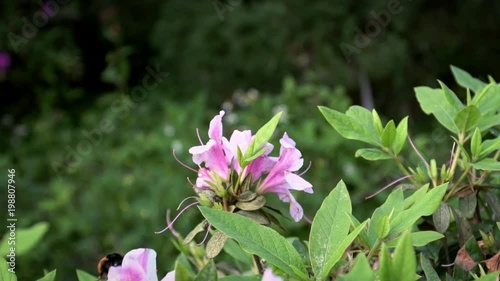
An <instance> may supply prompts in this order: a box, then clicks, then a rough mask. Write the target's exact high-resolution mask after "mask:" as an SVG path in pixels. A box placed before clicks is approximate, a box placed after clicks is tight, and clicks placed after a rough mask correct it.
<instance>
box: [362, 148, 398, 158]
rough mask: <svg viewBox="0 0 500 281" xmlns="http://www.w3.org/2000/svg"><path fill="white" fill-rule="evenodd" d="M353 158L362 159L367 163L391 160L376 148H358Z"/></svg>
mask: <svg viewBox="0 0 500 281" xmlns="http://www.w3.org/2000/svg"><path fill="white" fill-rule="evenodd" d="M354 156H356V157H363V158H364V159H366V160H369V161H377V160H387V159H392V157H391V156H390V155H389V154H387V153H386V152H385V151H382V150H380V149H378V148H360V149H358V150H356V153H355V154H354Z"/></svg>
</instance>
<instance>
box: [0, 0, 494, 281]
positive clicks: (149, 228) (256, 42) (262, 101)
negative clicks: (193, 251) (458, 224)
mask: <svg viewBox="0 0 500 281" xmlns="http://www.w3.org/2000/svg"><path fill="white" fill-rule="evenodd" d="M498 18H500V2H497V1H485V0H483V1H481V0H477V1H449V2H444V1H441V2H436V1H431V0H425V1H423V0H422V1H415V0H414V1H409V0H408V1H395V0H388V1H387V0H376V1H366V0H365V1H347V0H345V1H327V0H316V1H303V0H289V1H255V0H254V1H250V0H249V1H242V0H231V1H230V0H225V1H224V0H217V1H180V0H172V1H152V0H144V1H127V0H123V1H109V0H108V1H93V0H89V1H81V0H59V1H56V0H51V1H44V0H40V1H28V0H19V1H11V0H6V1H2V2H1V4H0V34H1V35H2V36H1V37H0V93H1V95H2V102H1V103H0V130H1V135H2V137H1V139H0V148H1V149H2V153H1V155H0V163H1V167H4V168H3V170H2V172H0V180H1V182H3V183H6V181H7V169H8V168H9V169H11V168H14V169H16V178H15V179H16V187H17V193H16V196H17V197H16V199H17V202H16V215H17V218H18V223H17V226H18V227H28V226H30V225H33V224H34V223H36V222H39V221H47V222H48V223H49V225H50V228H49V231H48V232H47V234H46V235H45V237H44V239H43V242H42V243H40V244H39V245H37V247H36V248H35V249H34V250H32V252H31V253H29V254H26V255H23V256H20V257H18V258H17V272H18V277H19V280H34V279H36V278H39V277H41V276H42V275H43V272H44V270H53V269H57V271H58V273H57V275H58V278H57V280H76V275H75V271H74V270H75V268H79V269H83V270H86V271H88V272H91V273H93V274H96V269H95V266H96V264H97V261H98V260H99V259H100V258H101V257H102V256H103V255H105V254H106V253H110V252H121V253H125V252H126V251H128V250H130V249H132V248H138V247H151V248H154V249H156V251H157V252H158V259H157V261H158V268H159V273H160V275H162V276H163V274H164V273H166V272H167V271H168V270H169V269H171V267H172V262H173V260H174V259H175V256H176V250H175V249H174V248H173V246H172V243H171V241H170V239H171V238H172V235H171V234H170V233H168V234H162V235H155V234H154V231H157V230H160V229H162V228H163V227H164V226H165V212H166V210H167V209H168V208H170V209H174V210H175V208H176V207H177V204H178V203H179V202H180V201H181V200H182V199H183V198H184V197H186V196H189V195H193V194H194V193H193V191H192V190H191V188H190V184H189V183H188V181H187V180H186V177H190V178H191V179H192V180H194V179H195V177H196V174H194V173H192V172H190V171H189V170H187V169H185V168H183V167H182V166H181V165H180V164H178V163H177V162H176V161H175V160H174V158H173V156H172V150H173V149H175V150H176V152H177V155H178V157H179V159H180V160H181V161H183V162H184V163H187V164H188V165H191V166H192V167H195V166H194V164H192V161H191V158H190V155H189V154H188V153H187V150H188V149H189V148H190V147H191V146H193V145H197V144H198V139H197V137H196V128H199V129H200V133H201V136H202V138H203V139H204V140H207V137H206V132H207V129H208V122H209V120H210V119H211V118H212V117H213V116H214V115H215V114H217V112H218V111H219V110H221V109H224V110H226V116H225V118H224V122H225V123H224V126H225V133H226V136H229V135H230V132H231V130H233V129H236V128H238V129H246V128H249V129H252V130H253V131H255V130H257V129H258V128H259V127H260V126H261V125H263V124H264V123H265V122H266V121H267V120H269V118H271V117H272V116H273V115H274V114H275V113H276V112H278V111H284V112H285V114H284V118H283V120H282V122H281V124H280V126H279V128H278V132H279V135H277V136H276V137H275V138H274V144H275V145H277V140H278V139H279V136H280V135H281V134H282V133H283V132H284V131H287V132H288V133H289V135H290V136H291V137H292V138H294V139H295V140H296V142H297V146H298V148H299V149H301V151H302V153H303V156H304V159H305V161H306V162H309V161H311V162H312V167H311V169H310V170H309V171H308V172H307V173H306V174H305V178H306V179H307V180H309V181H310V182H312V183H313V185H314V188H315V193H314V194H313V195H307V194H297V199H298V200H299V202H300V203H301V204H303V206H304V209H305V213H306V215H307V216H309V217H313V216H314V213H315V210H317V209H318V207H319V204H320V203H321V201H322V199H323V198H324V196H325V195H326V194H327V193H328V192H329V191H330V190H331V188H332V187H333V186H334V185H335V184H336V183H337V181H338V180H339V179H344V181H345V182H346V183H347V185H348V187H349V191H350V193H351V194H352V196H353V203H354V204H355V207H354V213H355V214H356V215H357V216H358V217H360V218H363V217H364V216H366V215H367V214H368V212H370V211H371V210H372V209H373V208H374V206H376V205H377V204H378V203H379V202H380V201H381V200H383V199H384V198H383V197H384V195H380V196H378V197H376V198H375V199H371V200H365V199H364V197H365V196H367V195H369V194H371V193H373V192H374V191H376V190H378V189H379V188H381V187H382V186H384V185H386V184H387V183H389V182H390V181H392V180H394V179H396V178H398V177H399V176H400V175H399V173H398V172H397V171H396V170H395V169H394V166H393V165H392V163H384V162H381V163H368V162H367V161H363V160H360V159H356V158H354V151H355V150H356V149H357V148H358V147H359V145H358V144H357V143H354V142H351V141H347V140H344V139H342V138H341V137H340V136H339V135H338V134H337V133H336V132H334V130H333V129H332V128H331V127H329V126H328V124H327V123H326V121H325V120H323V118H322V116H321V115H320V113H319V111H318V110H317V106H318V105H324V106H328V107H331V108H334V109H337V110H346V109H347V108H348V107H349V106H350V105H352V104H361V105H363V106H366V107H368V108H372V107H375V108H377V110H378V111H379V112H380V113H381V115H383V116H384V117H385V118H389V119H396V120H400V119H401V118H403V117H404V116H407V115H409V116H410V134H411V135H412V137H414V138H415V141H416V143H417V146H419V148H421V149H422V150H424V151H426V153H428V156H432V157H433V158H436V159H440V158H442V159H446V157H449V156H448V155H449V144H450V143H451V140H450V139H449V137H447V136H448V134H447V133H446V132H444V131H443V130H441V129H436V128H437V126H435V125H436V124H435V122H433V121H432V120H431V117H429V116H425V115H424V114H423V113H422V112H421V111H420V109H419V106H418V103H417V102H416V99H415V98H414V93H413V87H415V86H419V85H427V86H431V87H437V86H438V84H437V82H436V79H437V78H439V79H440V80H442V81H443V82H445V83H446V84H447V85H449V86H450V87H452V88H453V87H456V85H455V83H454V82H453V79H452V76H451V72H450V71H449V65H450V64H453V65H456V66H458V67H460V68H462V69H465V70H467V71H468V72H470V73H471V74H473V75H474V76H476V77H481V78H483V79H484V78H485V77H486V75H487V74H491V75H492V76H493V77H496V78H498V77H500V69H499V68H498V61H497V60H496V59H495V58H496V56H495V55H498V51H499V49H498V46H500V36H499V35H500V25H498V24H497V21H498ZM377 20H378V21H381V22H380V23H378V22H377ZM377 26H378V28H377ZM361 32H363V33H365V32H367V33H368V34H369V35H366V34H365V35H361ZM346 46H347V47H346ZM346 50H349V51H346ZM347 52H349V53H347ZM346 54H347V57H346ZM167 73H168V74H167ZM148 77H149V78H148ZM151 77H152V79H151ZM462 92H463V91H460V93H462ZM406 149H407V150H408V147H406ZM408 152H409V150H408ZM412 157H413V156H412ZM413 159H416V158H415V157H413ZM416 163H417V162H416V160H415V165H417V164H416ZM3 185H4V186H5V184H3ZM0 193H1V196H2V199H1V201H0V202H2V203H1V205H2V210H1V212H0V214H1V215H0V217H1V218H2V221H5V217H6V216H7V214H6V209H7V208H6V207H5V208H4V207H3V206H6V199H7V196H6V190H5V189H4V188H2V190H1V192H0ZM278 206H281V207H282V209H283V210H284V212H285V213H288V212H287V208H288V206H287V205H285V204H278ZM174 214H175V211H174ZM199 219H200V215H199V214H198V212H197V211H196V210H195V209H192V210H190V211H188V212H186V213H185V214H184V215H183V216H182V217H181V218H180V219H179V221H178V222H177V223H176V225H175V228H176V230H177V231H179V232H181V233H184V234H186V233H187V232H188V231H189V230H190V228H191V227H192V226H193V225H194V224H195V223H197V221H198V220H199ZM287 229H289V230H290V235H295V236H299V237H306V235H307V233H306V232H305V229H307V227H306V223H305V222H301V223H299V224H292V223H289V224H288V225H287ZM198 239H201V238H198Z"/></svg>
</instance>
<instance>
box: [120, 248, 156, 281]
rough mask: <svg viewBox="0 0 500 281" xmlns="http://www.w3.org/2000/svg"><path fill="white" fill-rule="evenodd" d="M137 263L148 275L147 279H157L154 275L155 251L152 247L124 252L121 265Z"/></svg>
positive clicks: (150, 280) (153, 280) (151, 280)
mask: <svg viewBox="0 0 500 281" xmlns="http://www.w3.org/2000/svg"><path fill="white" fill-rule="evenodd" d="M133 263H138V264H139V265H140V266H141V268H142V269H143V271H144V272H145V273H146V276H147V277H148V279H147V280H148V281H158V276H157V275H156V251H155V250H153V249H146V248H140V249H134V250H132V251H129V252H128V253H126V254H125V256H124V257H123V261H122V267H126V268H128V267H129V264H133Z"/></svg>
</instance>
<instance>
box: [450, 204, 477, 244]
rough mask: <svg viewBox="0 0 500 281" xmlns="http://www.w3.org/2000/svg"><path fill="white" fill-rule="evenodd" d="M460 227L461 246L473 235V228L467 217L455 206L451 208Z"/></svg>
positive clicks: (459, 240) (459, 238)
mask: <svg viewBox="0 0 500 281" xmlns="http://www.w3.org/2000/svg"><path fill="white" fill-rule="evenodd" d="M451 211H452V212H453V216H454V217H455V221H456V223H457V228H458V243H459V245H460V246H463V245H465V242H467V240H468V239H469V237H471V236H472V228H471V226H470V224H469V221H468V220H467V218H466V217H465V216H464V215H463V214H462V212H460V211H459V210H457V209H455V208H451Z"/></svg>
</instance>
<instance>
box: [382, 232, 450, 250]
mask: <svg viewBox="0 0 500 281" xmlns="http://www.w3.org/2000/svg"><path fill="white" fill-rule="evenodd" d="M410 237H411V242H412V245H413V246H414V247H422V246H425V245H427V244H429V243H431V242H432V241H436V240H439V239H441V238H443V237H444V235H443V234H441V233H439V232H436V231H417V232H412V233H410ZM400 239H401V236H398V237H396V238H395V239H392V240H390V241H387V243H386V244H387V247H389V248H392V247H395V246H396V245H397V244H398V242H399V240H400Z"/></svg>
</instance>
